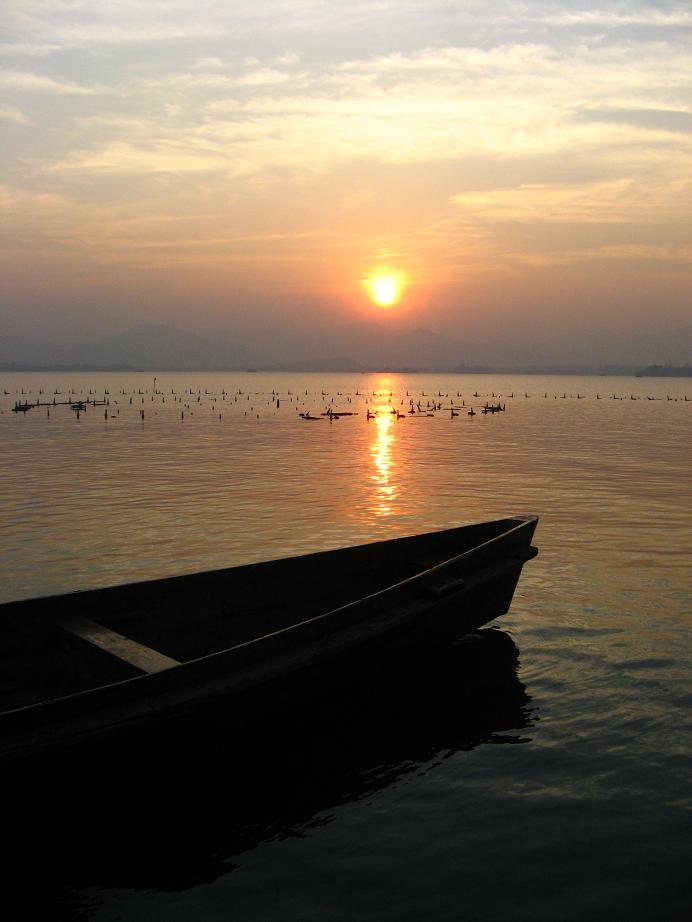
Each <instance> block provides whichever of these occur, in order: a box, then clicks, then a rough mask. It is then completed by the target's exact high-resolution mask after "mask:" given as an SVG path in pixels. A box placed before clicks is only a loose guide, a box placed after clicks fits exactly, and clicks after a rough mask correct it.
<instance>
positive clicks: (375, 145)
mask: <svg viewBox="0 0 692 922" xmlns="http://www.w3.org/2000/svg"><path fill="white" fill-rule="evenodd" d="M2 18H3V27H2V41H1V43H0V65H1V67H2V72H1V75H0V94H1V100H0V126H1V127H2V134H3V143H2V147H1V150H2V153H1V154H0V157H1V161H2V171H1V173H0V183H1V185H0V202H1V203H2V212H3V218H2V237H3V246H2V256H1V264H0V274H1V276H2V281H1V282H0V285H1V286H2V305H1V307H0V310H1V312H2V313H1V314H0V323H1V325H2V328H3V329H4V330H5V332H6V333H7V334H14V335H23V336H30V335H34V334H35V333H37V332H39V331H40V332H41V333H43V334H45V335H48V336H55V337H58V338H59V337H65V336H67V335H73V336H75V335H77V334H79V335H83V336H91V335H95V334H99V333H110V332H118V331H120V330H124V329H126V328H128V327H130V326H133V325H135V324H138V323H143V322H166V323H171V324H174V325H177V326H180V327H182V328H184V329H189V330H196V331H197V332H207V333H213V332H221V333H223V334H227V335H230V336H231V337H233V336H236V337H238V338H250V339H251V338H253V337H255V338H258V337H259V338H262V337H264V338H265V339H266V338H267V337H269V338H271V337H273V338H275V339H277V340H280V337H281V335H282V331H284V330H288V329H290V330H292V332H293V333H295V332H296V331H298V332H300V331H301V330H310V329H314V328H315V327H320V326H321V327H324V326H326V327H330V326H333V327H335V328H338V327H339V326H341V325H346V324H353V323H361V322H363V321H373V320H377V321H380V322H382V323H384V324H390V325H397V326H399V327H407V328H418V327H423V328H426V329H430V330H434V331H437V332H447V333H449V334H450V335H453V336H455V337H457V336H462V337H467V338H470V339H474V338H475V339H482V340H483V341H489V340H492V339H493V338H497V339H502V340H504V341H508V340H509V341H511V340H512V338H516V339H517V341H519V340H523V341H525V340H527V339H534V340H535V339H541V340H544V341H545V342H546V343H548V344H553V345H554V346H555V348H556V350H558V351H559V348H560V347H561V345H564V344H565V343H568V342H569V341H570V340H572V339H574V337H577V336H580V335H582V334H583V332H584V330H590V331H596V332H598V331H602V332H603V335H604V336H606V337H608V336H610V337H617V336H619V335H624V334H646V333H649V332H655V331H658V330H669V329H675V328H676V327H681V326H684V325H689V324H690V323H692V307H691V297H690V292H691V291H692V6H690V4H689V3H688V2H683V3H680V2H665V0H664V2H660V0H659V2H656V3H655V4H654V3H642V2H638V0H630V2H602V3H595V2H581V0H561V2H557V0H553V2H550V0H542V2H538V0H525V2H509V0H492V2H488V0H483V2H476V0H457V2H454V0H349V2H345V0H344V2H336V0H262V2H257V0H253V2H248V0H233V2H229V0H226V2H215V0H209V2H206V3H203V4H199V2H198V0H136V2H135V0H115V2H109V0H100V2H98V3H97V2H94V0H5V2H4V3H3V17H2ZM381 278H383V279H385V280H388V281H386V285H389V287H390V289H391V284H392V280H394V281H395V287H396V297H397V301H396V303H393V304H390V305H378V304H377V303H374V299H373V290H374V288H375V287H376V285H375V286H374V284H373V280H376V279H381ZM381 287H382V286H380V288H381Z"/></svg>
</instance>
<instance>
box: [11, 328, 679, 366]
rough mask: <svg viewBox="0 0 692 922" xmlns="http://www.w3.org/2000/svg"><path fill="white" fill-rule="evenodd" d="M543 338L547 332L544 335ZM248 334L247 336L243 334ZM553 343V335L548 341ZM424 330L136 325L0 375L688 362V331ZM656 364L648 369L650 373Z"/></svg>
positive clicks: (36, 347)
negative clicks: (485, 336) (238, 331)
mask: <svg viewBox="0 0 692 922" xmlns="http://www.w3.org/2000/svg"><path fill="white" fill-rule="evenodd" d="M548 333H550V331H548ZM248 335H249V334H248ZM551 335H552V334H551ZM472 337H473V331H471V333H470V334H469V337H468V338H466V337H462V336H451V335H448V334H447V333H446V332H444V331H442V332H436V331H433V330H429V329H425V328H422V327H416V328H410V327H406V326H402V325H397V324H395V323H356V324H348V325H344V326H341V327H336V328H308V329H305V328H304V327H299V326H297V325H296V326H295V327H291V326H290V325H288V324H286V325H285V327H284V328H282V329H281V330H278V329H277V330H276V331H275V332H274V333H273V334H272V335H267V333H266V332H265V333H264V334H262V335H261V336H260V334H255V339H256V342H255V343H252V342H248V341H247V340H243V341H241V340H236V339H235V338H231V337H229V336H226V335H224V334H223V333H220V334H210V335H201V334H198V333H191V332H187V331H185V330H181V329H178V328H177V327H174V326H170V325H166V324H143V325H141V326H137V327H134V328H132V329H129V330H126V331H125V332H122V333H117V334H114V335H110V336H103V337H100V338H98V339H92V340H90V341H83V342H76V343H69V344H66V343H51V342H50V341H48V340H46V339H41V338H40V337H38V336H37V337H36V339H35V340H27V339H23V340H20V339H12V338H10V337H3V339H2V340H0V363H2V365H3V368H4V370H15V371H18V370H20V367H19V366H22V367H23V368H24V369H25V370H28V369H29V368H36V369H41V370H43V369H48V368H52V369H53V370H59V369H68V368H69V369H72V370H75V369H77V368H81V370H84V371H87V370H115V369H118V370H130V369H142V370H146V371H245V370H247V369H257V370H262V371H306V372H307V371H325V372H326V371H340V372H349V373H357V372H363V371H386V370H392V371H393V370H396V369H406V370H409V371H444V372H455V373H473V372H475V373H488V372H490V371H496V372H497V371H502V372H510V371H515V372H523V373H537V372H538V373H541V372H542V373H548V374H567V373H571V374H595V373H600V374H634V373H635V372H636V371H638V370H639V369H642V368H644V366H646V368H644V372H643V373H645V374H654V373H657V374H665V375H667V376H672V375H673V373H672V372H669V371H665V370H664V371H662V372H659V371H657V372H653V371H649V370H648V369H650V368H657V369H658V368H664V369H665V368H668V367H673V368H678V367H683V368H684V367H689V366H685V364H684V363H685V362H689V356H690V353H691V352H692V326H690V327H684V328H681V329H678V330H673V331H669V332H663V333H657V334H651V335H650V336H647V337H645V336H640V335H636V336H624V335H623V336H619V337H617V338H614V337H613V334H605V333H598V332H596V331H589V332H586V333H585V334H584V336H583V337H582V338H581V339H580V340H579V341H578V342H577V341H575V340H570V342H569V343H568V344H567V345H565V344H563V345H562V346H558V345H557V344H553V345H552V346H551V344H550V342H549V341H544V342H539V341H537V340H536V339H535V338H534V339H531V338H529V339H525V338H524V339H522V338H521V337H522V332H521V330H516V331H507V337H508V338H507V339H506V340H504V341H492V342H490V341H489V342H483V341H478V340H475V339H473V338H472ZM654 363H655V364H654Z"/></svg>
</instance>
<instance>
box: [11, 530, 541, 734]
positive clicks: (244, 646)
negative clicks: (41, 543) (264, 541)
mask: <svg viewBox="0 0 692 922" xmlns="http://www.w3.org/2000/svg"><path fill="white" fill-rule="evenodd" d="M500 523H508V524H509V523H515V524H513V525H512V526H511V527H510V528H508V529H506V530H504V531H501V532H500V533H499V534H497V535H494V536H493V537H492V538H489V539H488V540H487V541H483V542H481V543H480V544H477V545H474V546H473V547H471V548H468V549H467V550H465V551H462V552H461V553H460V554H456V555H455V556H453V557H449V558H447V559H446V560H443V561H440V562H439V563H437V564H434V565H433V566H432V567H427V568H426V569H425V570H420V571H418V572H417V573H414V574H413V575H412V576H408V577H406V578H405V579H403V580H400V581H399V582H396V583H392V584H391V585H389V586H386V587H385V588H383V589H378V590H377V591H376V592H373V593H369V594H368V595H365V596H361V597H360V598H358V599H354V600H353V601H351V602H347V603H345V604H344V605H339V606H337V607H336V608H333V609H329V610H328V611H326V612H321V613H320V614H318V615H315V616H314V617H312V618H307V619H305V620H303V621H296V622H294V623H292V624H290V625H287V626H286V627H283V628H279V629H278V630H276V631H270V632H268V633H266V634H261V635H259V636H258V637H253V638H251V639H250V640H246V641H243V642H241V643H239V644H234V645H233V646H230V647H224V648H222V649H219V650H214V651H212V652H211V653H206V654H204V655H203V656H200V657H195V658H193V659H189V660H184V661H182V662H180V663H179V664H178V665H176V666H172V667H171V668H170V669H165V670H162V671H161V672H157V673H154V674H151V673H143V674H142V675H137V676H130V677H128V678H126V679H120V680H119V681H117V682H108V683H104V684H103V685H94V686H92V687H91V688H85V689H81V690H80V691H77V692H72V693H71V694H68V695H59V696H56V697H55V698H46V699H45V700H43V701H36V702H34V703H32V704H26V705H22V706H21V707H18V708H8V709H7V710H4V711H0V721H2V720H3V719H4V718H7V719H8V720H11V719H14V718H16V719H20V717H21V715H23V714H28V713H36V714H41V713H42V712H43V711H44V709H46V710H47V709H49V708H53V707H60V706H66V704H67V703H68V702H69V703H72V702H78V701H88V700H89V697H90V696H94V695H98V694H101V693H104V692H105V691H106V690H108V689H115V688H119V687H122V688H133V687H136V686H137V685H138V684H139V683H140V682H142V680H144V681H146V680H148V684H150V685H155V684H157V680H160V679H161V677H165V676H170V675H171V674H175V675H179V674H180V671H181V669H182V670H184V669H185V667H194V666H196V665H199V664H200V663H203V662H213V661H214V660H215V659H216V658H217V657H223V656H228V654H229V653H231V652H234V651H246V650H248V649H251V648H253V647H255V646H256V645H257V644H259V643H260V642H263V641H267V640H269V639H276V638H277V637H281V636H286V635H288V634H290V632H292V631H297V630H299V629H301V628H303V629H304V628H305V627H306V626H308V625H317V624H319V623H320V622H326V620H327V619H329V618H333V617H334V616H335V615H338V614H342V613H344V612H346V611H348V610H349V609H355V608H357V607H359V606H362V605H364V603H372V602H373V600H374V601H377V600H378V599H379V598H381V597H383V596H386V595H388V594H390V593H395V592H397V591H400V590H401V588H402V587H407V586H408V585H410V584H412V583H415V582H418V581H424V579H425V577H428V576H429V575H430V574H432V573H435V572H437V571H440V570H442V569H446V568H447V567H451V566H453V565H454V564H456V563H458V562H460V561H462V560H463V559H464V558H467V557H470V556H471V555H474V554H478V553H480V552H481V551H483V550H486V549H487V548H489V547H492V545H493V544H497V543H499V542H500V541H503V540H506V539H507V538H508V537H509V536H510V535H512V534H515V533H516V532H519V531H520V530H521V529H523V528H527V527H531V526H533V527H534V528H535V526H536V524H537V523H538V516H536V515H513V516H507V517H506V518H503V519H495V520H491V521H490V522H479V523H470V524H469V525H460V526H457V527H456V528H451V529H439V530H438V531H437V532H424V533H422V534H444V533H445V532H453V531H456V530H462V529H464V528H473V527H474V525H492V524H498V525H499V524H500ZM416 537H418V535H408V536H403V537H402V538H395V539H391V540H394V541H397V540H401V541H405V540H407V538H416ZM386 543H387V541H382V542H371V544H374V545H377V544H380V545H381V544H386ZM368 546H370V545H369V544H368V543H366V544H363V545H353V546H350V547H349V548H336V549H333V550H331V551H329V550H328V551H318V552H317V554H325V553H326V554H329V553H338V551H339V550H347V549H348V550H352V549H356V548H359V547H363V548H365V547H368ZM298 556H301V557H310V556H313V555H312V554H305V555H298ZM290 559H291V558H290V557H289V558H276V560H290ZM262 562H263V563H271V562H272V561H262ZM522 565H523V561H522ZM249 566H252V564H250V565H249ZM223 569H224V570H233V569H236V568H235V567H229V568H223ZM219 572H223V570H209V571H203V573H219ZM189 575H197V574H189ZM184 578H185V575H183V576H180V577H167V578H164V579H184ZM152 582H159V580H145V581H141V582H135V583H124V584H122V586H127V587H133V586H138V585H147V584H150V583H152ZM107 588H108V589H110V588H115V589H117V588H120V587H119V586H114V587H107ZM91 591H96V592H98V591H102V590H98V589H97V590H85V592H91ZM463 591H464V587H463V586H460V589H459V592H463ZM80 594H81V593H80V592H76V593H74V595H80ZM71 595H73V593H64V594H61V595H59V596H45V597H43V599H44V600H46V601H48V600H49V599H55V598H65V597H69V596H71ZM40 598H41V597H39V598H38V599H31V600H27V601H39V600H40ZM9 604H15V603H9Z"/></svg>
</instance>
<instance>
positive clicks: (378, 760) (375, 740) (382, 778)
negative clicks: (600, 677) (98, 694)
mask: <svg viewBox="0 0 692 922" xmlns="http://www.w3.org/2000/svg"><path fill="white" fill-rule="evenodd" d="M517 656H518V651H517V648H516V646H515V645H514V642H513V641H512V640H511V638H510V637H509V635H508V634H506V633H504V632H502V631H499V630H496V629H492V628H491V629H485V630H481V631H478V632H477V633H475V634H470V635H467V636H466V637H464V638H462V639H460V640H459V641H457V642H456V643H455V644H452V645H450V646H447V647H445V648H443V649H441V650H439V651H437V652H435V653H434V654H432V655H430V656H428V657H427V658H426V662H425V664H420V663H417V662H412V661H410V660H409V662H408V664H406V665H399V666H396V667H394V668H393V669H392V670H391V671H387V672H382V671H379V672H378V673H377V674H376V675H373V674H369V675H368V674H363V675H359V676H358V677H357V679H356V678H354V683H353V685H352V686H351V687H349V690H348V692H347V693H346V694H344V693H343V692H341V693H338V696H337V693H334V694H333V695H332V696H330V697H328V698H321V699H320V700H319V701H314V702H310V703H308V704H307V705H306V706H305V707H304V708H303V709H301V712H300V713H295V712H294V713H290V714H287V713H284V714H282V715H280V716H275V717H273V718H271V721H267V722H264V723H262V724H261V725H260V726H253V727H252V728H251V729H248V730H247V731H244V732H243V733H242V735H239V733H238V731H236V730H230V729H229V726H228V723H227V718H226V722H225V721H224V713H223V710H219V711H218V712H217V713H216V714H210V715H207V716H206V717H205V719H204V720H203V721H200V720H196V721H195V722H191V723H189V724H181V723H176V724H175V725H174V726H170V727H169V728H167V729H164V730H157V731H156V733H155V734H154V733H152V732H151V731H148V732H147V733H146V734H144V733H142V734H141V736H139V737H137V736H135V737H134V738H132V739H130V738H128V745H127V747H126V749H125V748H118V746H117V745H116V744H114V743H112V742H111V743H108V744H106V743H103V744H101V747H100V748H99V749H95V748H94V746H93V745H90V746H88V747H87V746H85V747H84V749H83V751H81V752H79V751H77V753H72V755H71V757H70V759H69V762H66V763H65V764H64V765H62V766H61V765H60V764H57V763H56V764H53V763H51V762H49V761H48V760H42V762H41V763H40V765H39V766H38V767H36V769H35V770H34V771H35V775H34V776H33V777H32V776H30V775H27V769H26V767H25V768H24V769H23V770H22V775H21V777H20V778H18V779H15V781H14V782H12V781H10V782H9V784H8V785H7V786H6V787H5V792H6V793H5V794H4V795H3V796H4V797H7V791H8V790H10V789H11V790H12V791H13V795H12V797H10V798H8V799H9V801H10V802H9V804H6V805H4V807H3V809H4V811H5V818H6V819H7V821H8V824H7V825H6V826H5V840H6V841H12V842H13V857H14V859H15V861H14V862H13V863H16V868H15V874H14V879H15V881H16V883H17V886H18V888H19V891H21V900H22V906H23V909H24V910H25V911H26V910H29V909H30V910H31V911H32V912H39V914H40V912H46V911H47V910H48V909H52V908H53V906H54V905H59V908H60V909H61V910H62V911H67V910H69V911H70V912H73V913H76V907H77V906H78V905H81V901H82V899H83V894H84V892H85V891H87V890H89V891H90V892H92V893H93V892H94V891H93V889H92V888H94V887H100V888H134V889H140V888H142V889H147V890H152V889H154V890H159V891H172V890H174V891H180V890H185V889H188V888H190V887H193V886H196V885H198V884H203V883H209V882H211V881H213V880H215V879H216V878H217V877H219V876H221V875H223V874H228V873H229V872H231V871H232V870H233V869H234V867H235V866H237V860H238V859H237V856H239V855H241V854H242V853H243V852H244V851H246V850H247V849H250V848H254V847H255V846H257V845H258V844H260V843H261V842H263V841H267V840H269V839H275V838H282V837H294V836H296V835H298V836H304V835H309V830H310V828H311V826H313V825H315V824H320V825H321V824H323V823H325V822H328V821H330V820H331V821H335V822H338V817H339V814H338V811H337V812H336V815H335V816H326V815H325V811H331V810H334V809H335V808H337V807H338V806H339V805H341V804H345V803H349V802H353V801H356V800H359V799H361V798H363V797H366V796H368V797H370V796H373V795H375V794H376V792H377V791H379V790H381V789H383V788H386V787H387V786H389V785H392V784H395V783H396V782H397V781H398V780H399V779H401V778H403V777H404V776H406V775H407V774H409V773H411V772H420V770H421V767H423V766H424V767H426V769H428V770H434V768H435V765H436V764H437V763H438V760H439V759H440V758H441V757H442V756H447V755H449V754H452V753H454V752H460V751H463V750H470V749H473V748H475V747H477V746H480V745H482V744H484V743H510V744H511V743H514V744H516V743H522V742H527V741H528V738H527V737H526V736H525V735H524V734H523V731H524V730H525V728H527V727H529V726H530V725H531V708H530V703H529V702H530V699H529V697H528V696H527V694H526V692H525V689H524V686H523V685H522V684H521V682H520V681H519V679H518V677H517ZM231 706H232V705H231ZM46 856H49V861H46ZM234 858H235V859H236V864H234ZM27 875H28V876H27ZM9 877H10V875H8V879H9ZM37 878H38V879H40V880H41V881H42V882H43V885H44V887H45V888H46V889H45V890H44V893H43V895H42V896H41V897H40V898H39V896H38V895H37V891H36V888H35V887H34V886H33V885H31V886H29V881H30V880H34V881H35V880H36V879H37ZM34 903H36V904H37V905H34ZM39 903H40V905H38V904H39ZM30 904H31V905H30ZM86 912H87V914H84V913H85V910H84V909H81V910H80V915H79V916H78V917H83V918H89V915H88V910H86Z"/></svg>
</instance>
